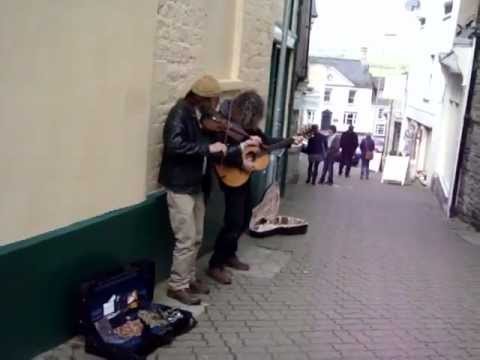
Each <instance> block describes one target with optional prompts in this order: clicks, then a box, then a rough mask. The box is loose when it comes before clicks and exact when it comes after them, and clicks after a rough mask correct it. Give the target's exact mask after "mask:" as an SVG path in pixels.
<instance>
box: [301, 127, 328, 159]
mask: <svg viewBox="0 0 480 360" xmlns="http://www.w3.org/2000/svg"><path fill="white" fill-rule="evenodd" d="M327 148H328V142H327V137H326V136H325V135H323V134H322V133H319V132H317V133H316V134H315V135H313V136H312V137H311V138H310V139H308V144H307V148H306V150H305V152H306V153H307V154H308V155H322V156H323V157H325V155H326V153H327Z"/></svg>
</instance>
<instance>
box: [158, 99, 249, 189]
mask: <svg viewBox="0 0 480 360" xmlns="http://www.w3.org/2000/svg"><path fill="white" fill-rule="evenodd" d="M211 141H212V139H211V138H210V137H209V136H207V135H206V134H204V133H203V132H202V130H201V128H200V124H199V120H198V119H197V116H196V114H195V109H194V108H193V107H192V106H191V105H190V104H189V103H188V102H187V101H185V100H184V99H181V100H179V101H178V102H177V103H176V104H175V106H174V107H173V108H172V109H171V110H170V112H169V114H168V117H167V121H166V123H165V128H164V131H163V142H164V147H163V156H162V163H161V166H160V173H159V178H158V180H159V183H160V184H162V185H163V186H165V187H166V188H167V189H168V190H171V191H173V192H177V193H181V194H195V193H199V192H201V191H203V192H205V193H206V194H208V193H209V190H210V180H211V178H210V171H209V163H210V162H211V161H215V160H217V159H218V158H219V156H218V155H211V154H209V149H208V147H209V144H210V143H211ZM228 150H229V151H228V154H227V157H228V158H229V159H231V158H233V159H239V158H241V152H240V147H239V146H235V147H229V149H228ZM204 167H205V168H204ZM204 170H205V171H204Z"/></svg>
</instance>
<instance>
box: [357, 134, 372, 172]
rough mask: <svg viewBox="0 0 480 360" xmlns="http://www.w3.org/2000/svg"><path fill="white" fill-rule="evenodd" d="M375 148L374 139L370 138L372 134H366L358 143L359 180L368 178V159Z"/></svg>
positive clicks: (370, 158)
mask: <svg viewBox="0 0 480 360" xmlns="http://www.w3.org/2000/svg"><path fill="white" fill-rule="evenodd" d="M374 150H375V141H373V139H372V135H370V134H367V137H365V138H364V139H363V140H362V142H361V143H360V151H361V152H362V157H361V159H362V168H361V171H360V180H363V178H364V177H365V179H367V180H368V177H369V175H370V160H372V159H373V152H374Z"/></svg>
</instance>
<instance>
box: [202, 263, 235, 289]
mask: <svg viewBox="0 0 480 360" xmlns="http://www.w3.org/2000/svg"><path fill="white" fill-rule="evenodd" d="M207 275H208V276H210V277H211V278H212V279H213V280H215V281H216V282H218V283H220V284H222V285H230V284H231V283H232V277H231V276H230V274H229V273H228V272H227V270H225V269H222V268H218V267H216V268H210V269H208V270H207Z"/></svg>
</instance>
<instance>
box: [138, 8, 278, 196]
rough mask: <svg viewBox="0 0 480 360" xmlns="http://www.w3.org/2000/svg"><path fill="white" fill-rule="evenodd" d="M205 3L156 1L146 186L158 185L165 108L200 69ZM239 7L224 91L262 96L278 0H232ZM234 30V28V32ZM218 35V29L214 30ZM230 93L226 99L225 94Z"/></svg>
mask: <svg viewBox="0 0 480 360" xmlns="http://www.w3.org/2000/svg"><path fill="white" fill-rule="evenodd" d="M208 1H209V0H160V3H159V6H158V12H157V34H156V45H155V53H154V73H153V89H152V109H151V119H150V131H149V142H148V143H149V145H148V174H147V188H148V191H149V192H152V191H155V190H156V189H157V187H158V185H157V176H158V171H159V164H160V161H161V152H162V131H163V126H164V122H165V119H166V116H167V113H168V110H169V109H170V108H171V106H172V105H173V104H174V102H175V101H176V100H177V99H178V98H180V97H182V96H183V95H184V94H185V93H186V91H187V90H188V88H189V86H190V85H191V84H192V83H193V81H194V80H195V79H196V78H197V77H199V76H201V75H202V74H203V73H204V72H205V70H204V68H205V64H204V63H203V60H204V59H203V58H202V46H203V44H204V43H205V41H207V35H208V34H207V31H208V29H207V26H206V23H205V20H204V19H205V18H206V16H207V13H206V10H205V9H206V3H207V2H208ZM236 1H241V2H242V4H243V12H242V14H241V15H242V17H241V19H242V26H241V31H242V36H241V49H238V50H239V51H236V52H235V54H239V55H238V56H239V57H240V59H238V62H239V69H238V79H232V80H240V81H237V82H236V85H235V86H233V87H232V86H231V85H230V90H233V91H238V89H239V88H244V87H249V88H255V89H257V90H258V91H259V92H260V94H261V95H263V96H266V95H267V92H268V82H269V74H270V56H271V49H272V41H273V25H274V23H275V22H276V21H280V20H281V15H282V8H283V7H282V5H283V0H262V1H257V0H236ZM235 30H237V29H235ZM219 31H221V29H219ZM231 94H232V92H230V93H229V94H228V95H231Z"/></svg>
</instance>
